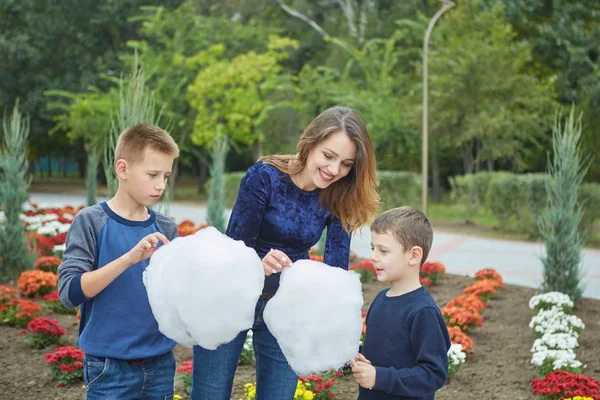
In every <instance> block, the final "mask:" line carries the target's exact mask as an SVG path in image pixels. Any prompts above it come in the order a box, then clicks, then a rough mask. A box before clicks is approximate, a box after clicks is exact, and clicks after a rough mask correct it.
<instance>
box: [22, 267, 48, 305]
mask: <svg viewBox="0 0 600 400" xmlns="http://www.w3.org/2000/svg"><path fill="white" fill-rule="evenodd" d="M57 283H58V276H57V275H56V274H55V273H52V272H44V271H39V270H34V271H24V272H23V273H22V274H21V276H20V277H19V280H18V281H17V287H18V288H19V291H20V292H21V294H22V295H23V296H27V297H29V298H34V297H42V296H45V295H47V294H49V293H51V292H52V291H54V290H55V289H56V285H57Z"/></svg>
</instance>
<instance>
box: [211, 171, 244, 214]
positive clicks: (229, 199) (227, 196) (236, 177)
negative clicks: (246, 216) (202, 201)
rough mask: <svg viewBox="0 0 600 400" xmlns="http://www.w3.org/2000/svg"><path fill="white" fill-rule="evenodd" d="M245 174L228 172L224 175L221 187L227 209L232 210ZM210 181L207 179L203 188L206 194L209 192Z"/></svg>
mask: <svg viewBox="0 0 600 400" xmlns="http://www.w3.org/2000/svg"><path fill="white" fill-rule="evenodd" d="M244 175H246V172H229V173H227V174H224V175H223V176H224V179H225V184H224V187H223V199H224V204H225V206H226V207H228V208H232V207H233V205H234V204H235V201H236V199H237V195H238V192H239V190H240V183H241V182H242V178H243V177H244ZM211 186H212V179H209V180H208V181H207V182H206V185H205V186H204V189H205V190H206V192H207V193H210V192H211V190H212V189H211Z"/></svg>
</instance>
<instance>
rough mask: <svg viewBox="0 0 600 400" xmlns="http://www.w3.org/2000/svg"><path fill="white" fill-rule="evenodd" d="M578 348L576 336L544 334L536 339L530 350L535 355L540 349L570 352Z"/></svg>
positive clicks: (570, 334)
mask: <svg viewBox="0 0 600 400" xmlns="http://www.w3.org/2000/svg"><path fill="white" fill-rule="evenodd" d="M578 346H579V343H577V336H575V335H573V334H572V333H545V334H544V336H542V338H541V339H536V340H535V342H534V343H533V347H532V348H531V352H532V353H535V352H537V351H540V350H541V349H552V350H572V349H574V348H576V347H578Z"/></svg>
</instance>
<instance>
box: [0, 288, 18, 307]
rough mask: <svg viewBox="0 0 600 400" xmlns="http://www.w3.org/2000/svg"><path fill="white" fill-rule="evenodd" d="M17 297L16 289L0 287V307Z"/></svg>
mask: <svg viewBox="0 0 600 400" xmlns="http://www.w3.org/2000/svg"><path fill="white" fill-rule="evenodd" d="M18 297H19V294H18V293H17V289H15V288H14V287H12V286H6V285H0V305H2V304H6V303H8V302H9V301H11V300H15V299H17V298H18Z"/></svg>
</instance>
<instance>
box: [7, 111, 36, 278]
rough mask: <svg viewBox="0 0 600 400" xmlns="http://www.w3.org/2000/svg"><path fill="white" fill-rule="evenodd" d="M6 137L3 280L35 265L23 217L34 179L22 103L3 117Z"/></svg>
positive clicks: (27, 122)
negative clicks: (24, 206) (29, 163)
mask: <svg viewBox="0 0 600 400" xmlns="http://www.w3.org/2000/svg"><path fill="white" fill-rule="evenodd" d="M3 129H4V140H3V143H2V146H1V148H0V155H1V156H0V204H2V209H3V212H4V218H5V221H4V223H2V224H0V259H1V262H0V280H2V281H8V280H11V279H15V278H17V277H18V276H19V275H20V274H21V272H23V271H25V270H26V269H29V268H31V266H32V265H33V260H32V259H31V257H30V256H29V250H28V248H27V239H26V238H25V226H24V225H23V223H22V222H21V221H20V215H21V211H22V207H23V203H25V201H26V200H27V197H28V195H27V190H28V188H29V184H30V182H31V180H30V177H29V176H28V175H27V137H28V136H29V120H28V119H27V118H25V117H23V116H22V115H21V113H20V112H19V105H18V103H17V104H16V105H15V107H14V109H13V112H12V115H11V116H10V117H7V116H6V115H5V117H4V121H3Z"/></svg>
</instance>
